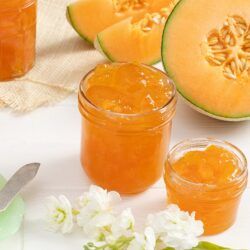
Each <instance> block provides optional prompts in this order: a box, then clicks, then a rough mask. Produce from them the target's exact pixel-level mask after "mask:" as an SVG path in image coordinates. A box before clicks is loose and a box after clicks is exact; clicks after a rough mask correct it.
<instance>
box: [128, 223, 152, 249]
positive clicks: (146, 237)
mask: <svg viewBox="0 0 250 250" xmlns="http://www.w3.org/2000/svg"><path fill="white" fill-rule="evenodd" d="M155 243H156V239H155V234H154V231H153V229H152V228H151V227H147V228H146V229H145V232H144V234H138V233H135V238H134V240H132V241H131V243H130V245H129V247H128V249H127V250H155Z"/></svg>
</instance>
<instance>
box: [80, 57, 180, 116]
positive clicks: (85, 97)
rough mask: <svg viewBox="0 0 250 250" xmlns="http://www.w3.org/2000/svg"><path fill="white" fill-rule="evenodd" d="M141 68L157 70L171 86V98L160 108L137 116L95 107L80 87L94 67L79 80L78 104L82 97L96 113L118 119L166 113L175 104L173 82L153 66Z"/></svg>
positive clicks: (175, 96) (175, 92)
mask: <svg viewBox="0 0 250 250" xmlns="http://www.w3.org/2000/svg"><path fill="white" fill-rule="evenodd" d="M126 63H127V62H115V63H112V64H126ZM141 65H142V66H144V67H148V68H151V69H154V70H157V71H159V72H161V73H162V74H164V75H165V76H167V78H168V80H169V83H170V84H171V86H172V87H173V93H172V96H171V98H170V99H169V100H168V102H167V103H165V104H164V105H163V106H162V107H159V108H156V109H153V110H150V111H146V112H142V113H137V114H124V113H118V112H114V111H110V110H106V109H104V108H101V107H99V106H97V105H95V104H94V103H93V102H91V100H90V99H89V98H88V97H87V96H86V94H85V93H84V90H83V88H82V86H83V85H84V83H85V82H86V80H87V79H88V78H89V77H90V76H91V74H93V72H94V71H95V69H96V67H97V66H96V67H95V68H93V69H92V70H90V71H89V72H88V73H87V74H86V75H85V76H84V77H83V79H82V80H81V82H80V87H79V102H80V103H81V104H82V102H81V98H80V97H83V98H84V100H85V101H86V102H87V103H88V105H90V106H91V107H92V108H93V109H95V110H96V111H98V112H102V113H104V114H107V115H109V116H113V117H120V118H136V117H144V116H148V115H151V114H154V113H157V112H164V111H167V109H168V108H169V106H171V104H172V103H174V102H175V100H176V99H177V91H176V86H175V84H174V82H173V80H172V79H171V78H169V77H168V75H167V74H166V73H165V72H164V71H162V70H160V69H158V68H155V67H153V66H150V65H146V64H141Z"/></svg>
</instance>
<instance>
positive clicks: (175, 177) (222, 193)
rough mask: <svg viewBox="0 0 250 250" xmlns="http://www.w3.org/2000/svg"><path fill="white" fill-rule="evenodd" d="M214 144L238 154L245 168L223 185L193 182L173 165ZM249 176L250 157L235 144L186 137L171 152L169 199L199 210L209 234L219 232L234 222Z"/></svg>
mask: <svg viewBox="0 0 250 250" xmlns="http://www.w3.org/2000/svg"><path fill="white" fill-rule="evenodd" d="M210 145H215V146H218V147H221V148H224V149H226V150H227V151H229V152H231V153H232V154H233V155H234V156H235V160H236V161H237V163H238V166H239V167H240V169H241V172H240V174H239V176H237V177H235V178H234V179H233V180H231V181H230V182H228V183H226V184H224V185H223V186H217V185H216V184H204V183H194V182H191V181H189V180H187V179H184V178H183V177H181V176H180V175H179V174H178V173H177V172H176V171H175V170H174V169H173V168H172V166H171V165H172V164H173V163H174V162H176V161H177V160H178V159H180V158H181V157H182V156H183V155H184V154H186V153H187V152H189V151H201V150H205V149H206V148H207V147H208V146H210ZM247 177H248V171H247V160H246V157H245V156H244V154H243V153H242V152H241V151H240V150H239V149H238V148H236V147H235V146H233V145H232V144H230V143H228V142H224V141H220V140H216V139H210V138H204V139H193V140H186V141H183V142H181V143H179V144H178V145H176V146H175V147H174V148H173V149H172V150H171V151H170V152H169V155H168V158H167V161H166V165H165V183H166V187H167V200H168V202H169V203H174V204H177V205H178V206H179V207H180V208H181V209H182V210H184V211H189V212H193V211H195V212H196V218H197V219H199V220H202V221H203V223H204V228H205V234H206V235H211V234H217V233H220V232H223V231H225V230H226V229H228V228H229V227H231V226H232V225H233V223H234V221H235V219H236V216H237V210H238V206H239V203H240V199H241V196H242V193H243V191H244V190H245V188H246V186H247Z"/></svg>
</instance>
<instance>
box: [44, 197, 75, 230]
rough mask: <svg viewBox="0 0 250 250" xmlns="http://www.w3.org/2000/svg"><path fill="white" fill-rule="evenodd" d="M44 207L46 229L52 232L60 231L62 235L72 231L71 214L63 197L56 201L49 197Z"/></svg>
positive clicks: (67, 202)
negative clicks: (45, 210) (46, 212)
mask: <svg viewBox="0 0 250 250" xmlns="http://www.w3.org/2000/svg"><path fill="white" fill-rule="evenodd" d="M46 205H47V209H48V214H47V221H48V229H49V230H51V231H53V232H57V231H61V232H62V233H63V234H66V233H70V232H71V231H72V229H73V213H72V206H71V204H70V202H69V200H68V199H67V198H66V197H65V196H63V195H60V196H59V198H58V199H57V198H56V197H54V196H50V197H48V203H47V204H46Z"/></svg>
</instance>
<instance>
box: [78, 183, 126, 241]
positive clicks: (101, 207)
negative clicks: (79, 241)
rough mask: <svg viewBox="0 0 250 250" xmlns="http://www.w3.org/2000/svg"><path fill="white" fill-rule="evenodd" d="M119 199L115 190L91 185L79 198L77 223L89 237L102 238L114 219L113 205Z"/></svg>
mask: <svg viewBox="0 0 250 250" xmlns="http://www.w3.org/2000/svg"><path fill="white" fill-rule="evenodd" d="M120 200H121V198H120V195H119V194H118V193H117V192H108V191H107V190H104V189H102V188H101V187H97V186H94V185H93V186H91V187H90V189H89V191H88V192H85V193H84V194H83V196H81V197H80V199H79V206H80V211H79V214H78V215H77V218H76V219H77V224H78V225H79V226H80V227H82V228H83V231H84V232H85V234H87V235H88V236H89V237H90V238H95V239H103V238H104V237H105V235H106V234H107V232H108V231H110V230H111V229H110V227H111V224H112V223H113V222H114V220H115V216H114V213H113V206H114V205H115V204H116V203H117V202H118V201H120Z"/></svg>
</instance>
